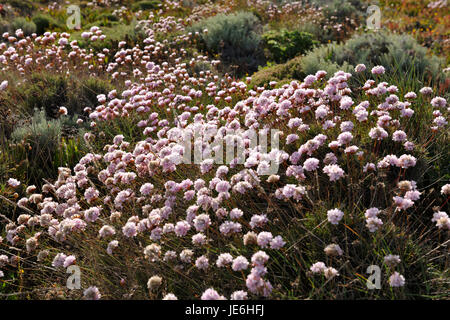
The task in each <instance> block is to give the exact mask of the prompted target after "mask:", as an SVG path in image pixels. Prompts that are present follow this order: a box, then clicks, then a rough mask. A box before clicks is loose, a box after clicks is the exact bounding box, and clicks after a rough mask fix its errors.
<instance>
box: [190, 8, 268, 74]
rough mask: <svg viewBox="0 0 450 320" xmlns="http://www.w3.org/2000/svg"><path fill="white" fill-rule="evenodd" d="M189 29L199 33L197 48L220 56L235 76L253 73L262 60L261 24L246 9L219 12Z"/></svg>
mask: <svg viewBox="0 0 450 320" xmlns="http://www.w3.org/2000/svg"><path fill="white" fill-rule="evenodd" d="M205 29H207V30H208V32H207V33H205V32H203V31H204V30H205ZM189 31H191V32H198V33H199V35H200V40H199V42H198V43H197V45H198V48H199V49H200V50H205V51H207V52H208V53H210V54H218V55H220V58H221V60H222V62H223V63H224V64H225V66H226V67H228V68H231V69H233V68H234V69H235V73H236V74H238V75H242V74H244V73H246V72H247V73H251V72H254V71H256V70H257V68H258V66H259V65H262V64H263V63H264V54H263V50H262V41H261V35H260V33H261V25H260V22H259V20H258V18H257V17H256V16H255V15H254V14H252V13H250V12H245V11H240V12H237V13H234V14H229V15H225V14H219V15H216V16H214V17H211V18H208V19H205V20H202V21H200V22H198V23H197V24H195V25H194V26H192V27H191V28H190V30H189ZM227 71H229V70H227Z"/></svg>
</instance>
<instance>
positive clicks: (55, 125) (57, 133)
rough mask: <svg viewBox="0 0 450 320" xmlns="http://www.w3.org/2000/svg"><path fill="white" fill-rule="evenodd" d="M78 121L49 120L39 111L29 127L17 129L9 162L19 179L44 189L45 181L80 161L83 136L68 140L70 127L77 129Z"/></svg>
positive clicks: (22, 126) (65, 119)
mask: <svg viewBox="0 0 450 320" xmlns="http://www.w3.org/2000/svg"><path fill="white" fill-rule="evenodd" d="M75 121H76V118H69V117H63V118H59V119H52V120H47V117H46V115H45V111H44V110H35V113H34V115H33V118H32V119H31V121H30V122H29V123H25V124H23V125H21V126H19V127H17V128H16V129H15V130H14V131H13V133H12V135H11V141H12V142H13V144H12V145H10V146H9V150H8V155H9V162H10V163H11V164H13V165H14V170H15V176H18V177H21V178H22V179H24V181H27V182H29V183H30V184H36V185H42V184H43V183H44V182H43V180H42V179H45V178H47V177H49V174H50V175H55V174H56V173H57V172H58V168H59V167H61V166H65V165H67V164H74V163H76V162H77V161H78V160H79V159H80V154H81V152H82V151H84V150H83V148H82V144H83V139H82V138H81V136H80V135H78V136H75V137H64V131H65V129H66V127H68V126H69V125H70V126H74V123H75Z"/></svg>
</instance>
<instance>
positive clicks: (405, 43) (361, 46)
mask: <svg viewBox="0 0 450 320" xmlns="http://www.w3.org/2000/svg"><path fill="white" fill-rule="evenodd" d="M360 63H363V64H365V65H366V66H367V67H368V68H371V67H373V66H376V65H382V66H384V67H385V68H386V73H388V74H390V75H391V76H393V75H397V76H402V75H404V74H406V73H408V74H409V76H411V77H415V78H418V79H421V80H423V81H426V80H427V79H431V80H432V81H434V80H437V78H439V77H440V75H441V69H442V60H441V59H440V58H438V57H436V56H429V55H427V49H426V48H424V47H422V46H420V45H419V44H418V43H417V41H416V40H415V39H414V38H412V37H411V36H409V35H397V34H393V33H389V32H371V33H364V34H360V35H356V36H354V37H352V38H351V39H349V40H348V41H347V42H346V43H344V44H339V45H338V44H330V45H328V46H325V47H321V48H316V49H314V50H313V51H312V52H310V53H309V54H307V55H306V56H305V57H304V58H303V59H302V68H303V71H304V73H305V74H314V73H315V72H316V71H318V70H319V69H322V70H325V71H327V72H328V73H334V72H335V71H337V69H341V70H347V71H349V70H351V69H352V68H353V67H354V66H356V65H357V64H360Z"/></svg>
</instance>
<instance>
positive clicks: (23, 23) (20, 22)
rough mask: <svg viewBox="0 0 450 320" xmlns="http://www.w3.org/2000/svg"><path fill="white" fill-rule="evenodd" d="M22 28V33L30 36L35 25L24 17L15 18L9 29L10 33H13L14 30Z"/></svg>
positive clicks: (34, 30)
mask: <svg viewBox="0 0 450 320" xmlns="http://www.w3.org/2000/svg"><path fill="white" fill-rule="evenodd" d="M18 29H22V31H23V33H24V34H25V35H26V36H30V35H31V34H33V33H35V32H36V25H35V24H34V22H33V21H28V20H27V19H25V18H22V17H20V18H16V19H14V20H13V21H12V23H11V25H10V27H9V31H10V32H11V33H14V32H15V31H16V30H18Z"/></svg>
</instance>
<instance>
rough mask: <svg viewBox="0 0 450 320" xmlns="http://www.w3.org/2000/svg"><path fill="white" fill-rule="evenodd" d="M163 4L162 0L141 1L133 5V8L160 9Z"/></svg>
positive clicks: (136, 9) (135, 9) (134, 9)
mask: <svg viewBox="0 0 450 320" xmlns="http://www.w3.org/2000/svg"><path fill="white" fill-rule="evenodd" d="M160 5H161V1H158V0H151V1H139V2H137V3H135V4H133V6H132V7H131V10H133V11H138V10H153V9H158V8H159V6H160Z"/></svg>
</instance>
